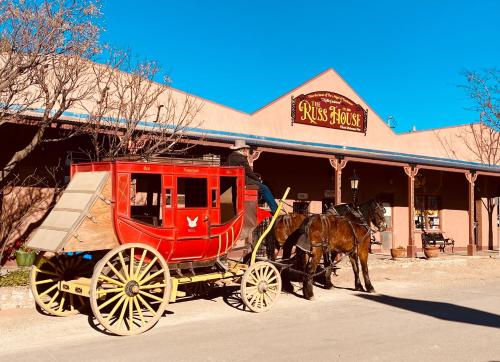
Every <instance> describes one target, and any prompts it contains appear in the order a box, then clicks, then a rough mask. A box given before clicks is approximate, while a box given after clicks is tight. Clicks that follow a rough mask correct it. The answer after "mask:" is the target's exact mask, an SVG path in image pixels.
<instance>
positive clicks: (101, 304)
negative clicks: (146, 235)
mask: <svg viewBox="0 0 500 362" xmlns="http://www.w3.org/2000/svg"><path fill="white" fill-rule="evenodd" d="M170 290H171V281H170V272H169V270H168V266H167V263H166V262H165V259H164V258H163V257H162V256H161V254H160V253H159V252H158V251H157V250H155V249H153V248H152V247H150V246H148V245H145V244H125V245H122V246H120V247H118V248H116V249H113V250H111V251H109V252H108V253H107V254H106V255H105V256H104V258H103V259H101V260H100V261H99V263H97V265H96V267H95V268H94V274H93V276H92V282H91V285H90V305H91V307H92V311H93V313H94V316H95V317H96V319H97V320H98V321H99V323H101V325H102V326H103V327H104V328H106V329H107V330H108V331H110V332H111V333H114V334H117V335H121V336H126V335H133V334H139V333H143V332H145V331H147V330H148V329H150V328H151V327H153V326H154V325H155V324H156V322H158V320H159V319H160V318H161V316H162V315H163V312H164V311H165V308H166V306H167V304H168V301H169V298H170Z"/></svg>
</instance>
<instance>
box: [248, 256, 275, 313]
mask: <svg viewBox="0 0 500 362" xmlns="http://www.w3.org/2000/svg"><path fill="white" fill-rule="evenodd" d="M280 293H281V276H280V273H279V271H278V269H276V267H275V266H274V265H272V264H271V263H268V262H265V261H259V262H257V263H255V264H252V265H251V266H249V267H248V269H247V270H246V271H245V274H243V278H241V299H242V300H243V303H244V304H245V305H246V306H247V307H248V309H250V310H251V311H253V312H257V313H259V312H265V311H268V310H269V309H271V308H272V306H273V305H274V303H276V300H277V299H278V297H279V296H280Z"/></svg>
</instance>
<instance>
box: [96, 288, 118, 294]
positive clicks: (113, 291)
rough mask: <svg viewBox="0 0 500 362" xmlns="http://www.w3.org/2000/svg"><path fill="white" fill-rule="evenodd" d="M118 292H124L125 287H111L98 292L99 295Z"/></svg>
mask: <svg viewBox="0 0 500 362" xmlns="http://www.w3.org/2000/svg"><path fill="white" fill-rule="evenodd" d="M118 292H123V287H122V288H111V289H104V288H102V289H99V291H98V292H97V293H98V294H100V295H99V296H102V295H106V294H108V293H118Z"/></svg>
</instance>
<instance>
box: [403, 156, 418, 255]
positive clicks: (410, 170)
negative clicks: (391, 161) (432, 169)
mask: <svg viewBox="0 0 500 362" xmlns="http://www.w3.org/2000/svg"><path fill="white" fill-rule="evenodd" d="M418 170H419V167H418V166H416V165H409V166H405V167H404V171H405V173H406V175H407V176H408V234H409V235H408V247H407V249H406V252H407V255H408V257H409V258H415V257H416V256H417V246H416V245H415V176H416V175H417V174H418Z"/></svg>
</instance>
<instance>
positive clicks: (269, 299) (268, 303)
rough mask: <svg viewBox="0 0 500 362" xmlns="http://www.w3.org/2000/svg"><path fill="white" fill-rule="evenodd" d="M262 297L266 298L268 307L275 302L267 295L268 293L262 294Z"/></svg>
mask: <svg viewBox="0 0 500 362" xmlns="http://www.w3.org/2000/svg"><path fill="white" fill-rule="evenodd" d="M262 297H263V298H264V302H265V303H266V307H268V306H270V305H271V304H272V302H273V300H272V299H271V298H270V297H269V295H267V293H264V294H262Z"/></svg>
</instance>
